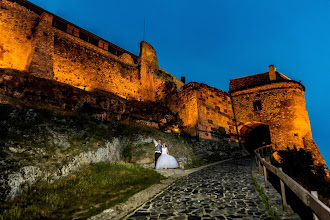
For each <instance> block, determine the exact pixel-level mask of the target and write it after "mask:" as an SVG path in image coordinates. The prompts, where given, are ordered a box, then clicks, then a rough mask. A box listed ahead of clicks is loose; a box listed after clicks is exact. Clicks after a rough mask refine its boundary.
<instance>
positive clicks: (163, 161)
mask: <svg viewBox="0 0 330 220" xmlns="http://www.w3.org/2000/svg"><path fill="white" fill-rule="evenodd" d="M178 167H179V165H178V162H177V161H176V159H175V158H174V157H173V156H171V155H169V153H168V149H167V147H166V144H165V143H164V144H163V146H162V155H161V156H160V157H159V158H158V160H157V163H156V170H160V169H167V168H178Z"/></svg>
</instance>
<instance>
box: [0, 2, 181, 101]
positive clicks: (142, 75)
mask: <svg viewBox="0 0 330 220" xmlns="http://www.w3.org/2000/svg"><path fill="white" fill-rule="evenodd" d="M24 4H26V3H24ZM1 5H2V10H1V13H0V22H1V23H0V24H1V25H0V31H1V36H0V40H1V41H0V68H12V69H17V70H26V71H29V72H30V73H32V74H33V75H35V76H37V77H41V78H47V79H54V80H56V81H59V82H63V83H67V84H69V85H72V86H75V87H78V88H80V89H83V90H87V91H91V90H104V91H107V92H112V93H114V94H116V95H118V96H120V97H123V98H126V99H136V100H142V101H163V100H165V99H166V98H168V96H169V95H171V94H172V93H173V92H176V91H178V90H180V89H181V88H182V86H183V83H182V82H180V81H179V80H177V79H176V78H175V77H173V76H172V75H171V74H169V73H167V72H166V71H164V70H162V69H161V68H159V67H158V61H157V56H156V51H155V50H154V49H153V47H152V46H151V45H149V44H148V43H146V42H141V44H140V55H139V57H138V60H139V64H136V63H135V60H136V59H137V57H136V56H135V55H134V56H135V57H134V59H135V60H133V57H132V56H131V55H130V54H128V53H129V52H128V53H123V52H122V51H123V49H120V48H119V47H117V46H116V45H113V47H114V48H117V49H118V48H119V49H120V51H121V53H120V55H114V54H112V53H110V52H109V51H108V50H107V49H108V46H109V45H108V43H104V42H103V41H102V40H99V42H98V44H93V43H91V42H90V41H85V40H82V39H80V38H79V33H80V31H81V32H82V33H87V32H86V31H85V30H83V29H81V28H79V27H76V26H75V27H73V26H72V25H69V24H67V27H66V30H64V31H63V30H60V29H61V28H60V29H58V28H55V27H54V26H53V25H55V23H54V21H59V20H61V19H60V18H58V17H56V16H55V15H54V16H55V17H56V19H55V18H54V16H53V15H51V14H49V13H47V12H45V11H44V10H43V9H41V8H36V7H37V6H33V5H29V4H28V5H27V6H21V5H19V4H17V3H12V2H10V1H5V0H4V1H1ZM26 7H34V10H28V9H27V8H26ZM38 13H39V14H38ZM63 22H64V23H65V22H66V21H63ZM65 24H66V23H65ZM69 32H71V34H70V33H69ZM90 35H91V36H92V37H94V38H95V39H96V38H97V36H95V35H93V34H90ZM94 38H93V39H94ZM116 53H117V52H116Z"/></svg>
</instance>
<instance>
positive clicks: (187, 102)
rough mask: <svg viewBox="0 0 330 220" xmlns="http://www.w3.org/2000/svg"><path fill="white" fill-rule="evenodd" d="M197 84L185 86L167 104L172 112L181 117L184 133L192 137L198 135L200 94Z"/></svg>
mask: <svg viewBox="0 0 330 220" xmlns="http://www.w3.org/2000/svg"><path fill="white" fill-rule="evenodd" d="M196 84H198V83H196ZM196 84H195V83H189V84H187V85H185V86H184V87H183V90H182V91H181V92H180V93H176V94H174V95H173V96H172V97H171V99H170V100H169V101H168V103H167V105H168V106H169V108H170V109H171V111H172V112H174V113H177V114H178V115H179V117H180V119H181V120H182V125H183V127H184V131H185V132H187V133H188V134H190V135H192V136H196V135H197V134H198V106H197V96H198V95H197V93H198V92H197V91H196V89H195V85H196Z"/></svg>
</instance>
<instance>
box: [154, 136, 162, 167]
mask: <svg viewBox="0 0 330 220" xmlns="http://www.w3.org/2000/svg"><path fill="white" fill-rule="evenodd" d="M153 141H154V144H155V168H156V163H157V160H158V158H159V157H160V155H161V154H162V141H161V140H158V142H157V141H156V140H155V139H153Z"/></svg>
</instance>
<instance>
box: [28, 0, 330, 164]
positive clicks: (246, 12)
mask: <svg viewBox="0 0 330 220" xmlns="http://www.w3.org/2000/svg"><path fill="white" fill-rule="evenodd" d="M31 2H32V3H34V4H36V5H38V6H40V7H42V8H44V9H46V10H48V11H50V12H52V13H54V14H56V15H58V16H60V17H62V18H64V19H66V20H68V21H70V22H72V23H74V24H76V25H78V26H80V27H82V28H84V29H86V30H88V31H90V32H92V33H94V34H96V35H98V36H100V37H102V38H104V39H106V40H108V41H110V42H112V43H114V44H116V45H118V46H120V47H122V48H124V49H126V50H128V51H130V52H132V53H134V54H136V55H138V54H139V43H140V42H141V41H142V40H143V29H144V28H143V27H144V20H145V23H146V25H145V27H146V28H145V41H147V42H148V43H150V44H151V45H153V47H154V48H155V49H156V52H157V56H158V61H159V66H160V67H161V68H163V69H165V70H166V71H168V72H170V73H171V74H173V75H174V76H176V77H177V78H180V76H182V75H184V76H185V77H186V79H187V82H190V81H196V82H202V83H206V84H208V85H210V86H213V87H216V88H218V89H221V90H223V91H228V88H229V80H230V79H232V78H237V77H242V76H246V75H252V74H257V73H262V72H267V71H268V65H269V64H275V65H276V67H277V70H278V71H279V72H281V73H283V74H284V75H286V76H288V77H289V78H291V79H294V80H297V81H299V80H301V81H302V84H303V85H304V86H305V87H306V93H305V95H306V104H307V110H308V113H309V118H310V122H311V126H312V134H313V138H314V141H315V142H316V144H317V145H318V147H319V149H320V151H321V153H322V155H323V157H324V158H325V160H326V162H327V164H328V165H329V164H330V148H329V139H328V138H329V137H330V135H329V133H328V131H327V130H326V126H327V125H328V124H330V116H329V113H328V111H329V110H330V99H329V96H330V85H329V81H330V13H329V12H330V1H329V0H318V1H312V0H310V1H306V0H290V1H284V0H267V1H265V0H252V1H246V0H204V1H200V0H199V1H195V0H166V1H161V0H150V1H147V0H138V1H137V0H121V1H114V0H99V1H90V0H47V1H46V0H31Z"/></svg>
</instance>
